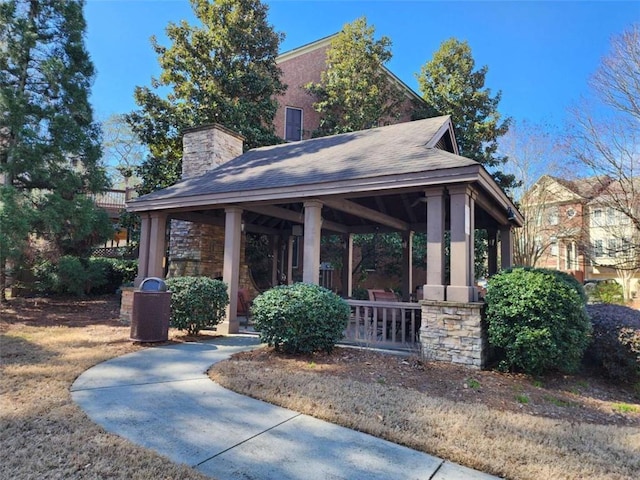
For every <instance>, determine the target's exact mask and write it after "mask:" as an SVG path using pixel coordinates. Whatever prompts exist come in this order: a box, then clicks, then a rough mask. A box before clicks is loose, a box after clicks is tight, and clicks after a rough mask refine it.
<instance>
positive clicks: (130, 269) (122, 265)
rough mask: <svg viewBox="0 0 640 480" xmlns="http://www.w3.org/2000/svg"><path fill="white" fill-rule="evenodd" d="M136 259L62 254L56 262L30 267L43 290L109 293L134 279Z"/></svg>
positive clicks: (80, 293)
mask: <svg viewBox="0 0 640 480" xmlns="http://www.w3.org/2000/svg"><path fill="white" fill-rule="evenodd" d="M135 272H137V261H135V260H118V259H113V258H101V257H93V258H89V259H86V258H79V257H74V256H71V255H66V256H64V257H61V258H60V259H59V260H58V262H57V263H53V262H50V261H45V262H42V263H40V264H38V265H36V266H35V267H34V269H33V273H34V276H35V280H36V283H35V289H36V290H37V291H38V292H40V293H43V294H57V295H60V294H70V295H76V296H82V295H88V294H112V293H115V292H116V290H117V289H118V288H119V287H120V286H121V285H122V284H123V283H125V282H127V281H133V278H135V274H136V273H135Z"/></svg>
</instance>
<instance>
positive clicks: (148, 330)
mask: <svg viewBox="0 0 640 480" xmlns="http://www.w3.org/2000/svg"><path fill="white" fill-rule="evenodd" d="M170 313H171V292H168V291H167V284H166V283H165V281H164V280H162V279H161V278H156V277H149V278H146V279H144V280H143V281H142V283H141V284H140V289H139V290H137V291H135V292H133V306H132V309H131V340H133V341H135V342H166V341H167V340H168V339H169V315H170Z"/></svg>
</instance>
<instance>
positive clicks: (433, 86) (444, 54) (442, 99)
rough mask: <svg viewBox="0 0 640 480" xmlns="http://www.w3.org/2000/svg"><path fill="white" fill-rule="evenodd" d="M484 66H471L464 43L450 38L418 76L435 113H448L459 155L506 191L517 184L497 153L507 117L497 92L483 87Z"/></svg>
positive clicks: (422, 89) (507, 125)
mask: <svg viewBox="0 0 640 480" xmlns="http://www.w3.org/2000/svg"><path fill="white" fill-rule="evenodd" d="M487 71H488V67H487V66H486V65H485V66H483V67H482V68H480V69H479V70H476V69H475V61H474V59H473V56H472V55H471V48H470V47H469V44H468V43H467V42H461V41H459V40H456V39H455V38H450V39H449V40H446V41H445V42H443V43H442V44H441V45H440V48H439V50H438V51H437V52H436V53H435V54H434V55H433V58H432V59H431V60H430V61H428V62H427V63H426V64H425V65H424V66H423V67H422V70H421V72H420V74H419V75H418V76H417V77H418V83H419V84H420V91H421V93H422V96H423V98H424V100H425V102H427V104H428V105H429V107H431V108H432V109H433V110H434V111H435V112H437V114H439V115H451V120H452V122H453V125H454V128H455V133H456V140H457V141H458V147H459V149H460V154H461V155H462V156H465V157H467V158H471V159H472V160H476V161H478V162H480V163H481V164H483V165H484V166H485V167H487V168H488V169H489V170H490V171H491V173H492V174H493V177H494V179H495V180H496V181H497V182H498V184H499V185H500V186H501V187H502V188H504V189H506V190H508V189H510V188H513V187H515V186H517V183H516V181H515V177H514V176H513V175H509V174H505V173H504V172H502V171H500V170H499V169H500V166H501V165H503V164H504V163H506V161H507V157H503V156H500V155H498V154H497V149H498V138H499V137H500V136H502V135H504V134H505V133H507V130H508V129H509V123H510V120H511V119H509V118H507V119H506V120H501V118H502V116H501V115H500V113H499V112H498V104H499V103H500V98H501V92H498V93H496V94H495V95H494V96H492V95H491V90H490V89H489V88H485V86H484V84H485V77H486V75H487Z"/></svg>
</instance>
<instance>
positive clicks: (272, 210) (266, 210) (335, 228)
mask: <svg viewBox="0 0 640 480" xmlns="http://www.w3.org/2000/svg"><path fill="white" fill-rule="evenodd" d="M244 208H245V210H250V211H252V212H255V213H259V214H261V215H267V216H269V217H274V218H281V219H282V220H287V221H289V222H293V223H299V224H304V213H302V212H294V211H293V210H288V209H286V208H281V207H274V206H273V205H260V206H258V205H248V206H246V207H244ZM322 229H323V230H330V231H332V232H338V233H349V227H347V226H346V225H341V224H339V223H334V222H330V221H328V220H323V221H322Z"/></svg>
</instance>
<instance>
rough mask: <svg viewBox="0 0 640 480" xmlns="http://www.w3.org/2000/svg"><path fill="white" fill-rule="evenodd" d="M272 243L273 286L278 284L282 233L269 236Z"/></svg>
mask: <svg viewBox="0 0 640 480" xmlns="http://www.w3.org/2000/svg"><path fill="white" fill-rule="evenodd" d="M269 243H270V245H271V286H272V287H275V286H276V285H278V254H279V253H280V235H271V236H270V237H269Z"/></svg>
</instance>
